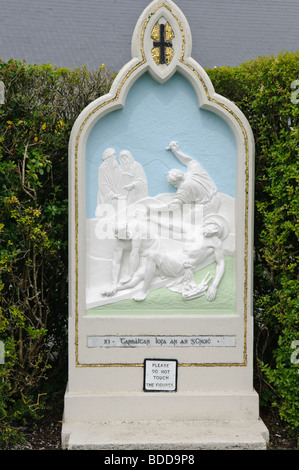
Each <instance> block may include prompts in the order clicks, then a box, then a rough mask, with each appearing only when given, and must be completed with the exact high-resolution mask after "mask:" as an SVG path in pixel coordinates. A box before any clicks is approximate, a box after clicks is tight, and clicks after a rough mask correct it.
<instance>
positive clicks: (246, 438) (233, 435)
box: [62, 420, 268, 450]
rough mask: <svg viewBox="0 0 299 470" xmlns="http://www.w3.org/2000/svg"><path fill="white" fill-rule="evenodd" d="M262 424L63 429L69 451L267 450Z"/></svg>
mask: <svg viewBox="0 0 299 470" xmlns="http://www.w3.org/2000/svg"><path fill="white" fill-rule="evenodd" d="M267 443H268V434H267V430H266V428H265V425H264V424H263V422H262V421H260V420H258V421H220V420H215V421H213V420H200V421H160V422H155V421H139V422H137V421H135V422H114V423H109V422H103V423H88V424H82V423H74V424H72V425H68V426H66V425H65V426H64V428H63V442H62V444H63V447H64V448H68V449H69V450H80V449H81V450H99V449H101V450H118V449H119V450H133V449H134V450H135V449H137V450H138V449H145V450H158V449H159V450H163V449H164V450H172V449H173V450H200V449H205V450H266V448H267Z"/></svg>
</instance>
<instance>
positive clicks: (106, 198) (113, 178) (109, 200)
mask: <svg viewBox="0 0 299 470" xmlns="http://www.w3.org/2000/svg"><path fill="white" fill-rule="evenodd" d="M102 160H103V163H102V164H101V165H100V166H99V169H98V195H97V204H98V205H99V204H111V205H112V206H113V207H116V206H117V201H118V199H124V196H123V195H121V194H120V193H119V192H118V189H119V183H120V179H121V175H122V171H121V169H120V167H119V165H118V163H117V160H116V154H115V150H114V149H112V148H108V149H106V150H104V152H103V155H102Z"/></svg>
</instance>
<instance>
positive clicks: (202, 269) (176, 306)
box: [62, 0, 268, 450]
mask: <svg viewBox="0 0 299 470" xmlns="http://www.w3.org/2000/svg"><path fill="white" fill-rule="evenodd" d="M131 47H132V59H131V61H130V62H129V63H127V64H126V65H124V67H123V68H122V69H121V70H120V72H119V73H118V75H117V76H116V78H115V80H114V82H113V84H112V87H111V90H110V92H109V93H108V94H107V95H105V96H102V97H100V98H98V99H96V100H95V101H93V102H92V103H91V104H90V105H89V106H87V107H86V108H85V109H84V110H83V111H82V113H81V114H80V115H79V116H78V118H77V120H76V122H75V124H74V126H73V129H72V133H71V137H70V144H69V377H68V386H67V390H66V393H65V405H64V417H63V426H62V445H63V447H64V448H66V449H150V450H152V449H176V450H178V449H183V450H184V449H266V447H267V440H268V431H267V429H266V427H265V425H264V423H263V422H262V421H261V420H260V418H259V396H258V394H257V393H256V391H255V390H254V387H253V316H252V301H253V300H252V297H253V285H252V278H253V194H254V139H253V135H252V131H251V128H250V125H249V123H248V121H247V119H246V118H245V116H244V115H243V113H242V112H241V111H240V110H239V109H238V108H237V107H236V105H235V104H234V103H232V102H230V101H229V100H228V99H227V98H224V97H223V96H220V95H218V94H217V90H214V87H213V84H212V83H211V81H210V79H209V77H208V75H207V73H206V72H205V71H204V69H203V68H202V67H201V66H200V65H199V64H198V63H197V62H196V61H194V60H193V59H192V50H191V49H192V39H191V31H190V28H189V25H188V22H187V20H186V18H185V16H184V15H183V13H182V11H181V10H180V9H179V8H178V7H177V6H176V5H175V4H174V3H173V2H172V1H169V0H165V1H153V2H152V3H150V4H149V5H148V7H147V8H146V9H145V10H144V12H143V13H142V14H141V16H140V17H139V19H138V21H137V24H136V27H135V30H134V32H133V37H132V46H131Z"/></svg>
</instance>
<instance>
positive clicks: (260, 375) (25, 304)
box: [0, 53, 299, 447]
mask: <svg viewBox="0 0 299 470" xmlns="http://www.w3.org/2000/svg"><path fill="white" fill-rule="evenodd" d="M207 72H208V74H209V76H210V78H211V80H212V82H213V84H214V87H215V90H216V91H217V93H219V94H221V95H224V96H226V97H228V98H229V99H230V100H232V101H234V102H235V103H236V105H237V106H238V107H239V108H240V109H241V110H242V111H243V112H244V114H245V115H246V117H247V118H248V120H249V122H250V124H251V126H252V129H253V132H254V135H255V141H256V165H255V166H256V170H255V171H256V176H255V177H256V185H255V188H256V190H255V198H256V202H255V291H254V309H255V328H256V334H255V351H256V357H255V364H256V378H257V382H256V386H257V388H258V391H259V393H260V394H261V399H262V404H263V405H264V406H268V407H269V406H270V405H273V406H275V407H276V408H277V410H278V412H279V413H280V416H281V418H282V419H283V420H284V421H285V423H286V424H287V425H288V426H289V428H290V430H291V431H292V432H293V433H298V431H299V406H298V399H299V389H298V365H297V364H296V362H297V359H296V358H297V356H296V351H295V350H294V349H293V346H294V344H295V343H294V341H296V340H299V334H298V271H297V263H298V221H297V214H298V206H299V204H298V147H299V146H298V141H299V130H298V115H299V104H296V101H297V100H296V99H293V100H291V95H292V93H294V89H292V88H291V84H292V83H293V82H294V81H295V80H298V79H299V53H297V54H293V53H281V54H280V55H279V56H278V57H265V58H259V59H257V60H255V61H251V62H248V63H245V64H243V65H241V66H240V67H234V68H228V67H221V68H217V69H216V68H215V69H211V70H207ZM111 79H112V77H111V74H110V73H108V72H107V71H106V70H105V68H100V69H99V70H96V71H92V72H91V71H87V70H86V68H83V69H82V70H80V69H75V70H72V71H70V70H68V69H59V68H55V67H52V66H51V65H49V64H48V65H43V66H36V65H26V64H25V63H24V62H19V61H13V60H10V61H9V62H7V63H4V62H0V80H2V81H3V82H4V84H5V87H6V96H5V103H4V104H2V105H0V117H1V119H0V141H1V142H0V144H1V147H0V240H1V245H0V268H1V274H0V276H1V279H0V340H2V341H4V343H5V353H6V357H5V364H2V365H0V379H1V381H0V447H1V445H2V447H5V443H6V442H7V441H8V440H9V439H10V438H11V436H13V434H14V428H13V423H14V421H16V420H20V419H21V420H24V419H27V416H28V415H32V414H34V413H35V414H36V413H37V414H38V413H39V411H40V409H41V407H42V403H44V400H43V399H44V396H45V395H43V394H45V393H48V395H51V393H52V394H53V393H54V388H53V387H54V386H53V387H52V388H51V384H54V383H58V384H61V389H63V388H64V385H65V377H66V354H67V349H66V342H67V226H68V224H67V217H68V215H67V182H68V174H67V164H68V159H67V152H68V139H69V135H70V130H71V128H72V125H73V123H74V120H75V118H76V117H77V116H78V114H79V113H80V111H81V110H82V109H83V108H84V107H85V106H86V105H87V104H88V103H90V102H91V101H92V100H94V99H95V98H96V97H98V96H100V95H102V94H105V93H107V92H108V90H109V88H110V85H111ZM296 88H299V86H296ZM295 95H296V93H295V94H294V95H293V97H294V96H295ZM296 96H297V95H296ZM294 353H295V356H294ZM294 357H295V360H291V358H294ZM61 378H62V379H64V380H62V381H61V382H60V380H61ZM45 379H47V381H46V382H45ZM45 383H46V384H49V385H47V386H45ZM1 437H2V440H1Z"/></svg>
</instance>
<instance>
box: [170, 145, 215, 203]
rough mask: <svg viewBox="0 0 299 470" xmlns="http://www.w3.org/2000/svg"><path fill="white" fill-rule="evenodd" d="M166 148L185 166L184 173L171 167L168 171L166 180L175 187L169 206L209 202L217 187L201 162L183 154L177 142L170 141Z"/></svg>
mask: <svg viewBox="0 0 299 470" xmlns="http://www.w3.org/2000/svg"><path fill="white" fill-rule="evenodd" d="M166 149H167V150H172V152H173V153H174V155H175V156H176V157H177V159H178V160H179V161H180V162H181V163H182V164H183V165H185V166H186V167H187V171H186V173H184V172H183V171H182V170H179V169H172V170H170V171H169V172H168V175H167V180H168V182H169V183H171V184H173V185H174V186H175V187H176V188H177V191H176V194H175V197H174V199H173V201H172V202H171V204H170V206H174V205H179V206H182V205H183V204H192V203H195V204H204V205H207V204H209V203H211V202H212V201H213V199H214V198H215V196H216V195H217V187H216V184H215V183H214V181H213V180H212V179H211V178H210V176H209V175H208V173H207V172H206V171H205V170H204V169H203V167H202V166H201V164H200V163H199V162H198V161H197V160H195V159H193V158H192V157H189V156H188V155H185V154H184V153H183V152H182V151H181V150H180V149H179V145H178V143H177V142H174V141H172V142H171V143H170V144H169V146H168V147H167V148H166Z"/></svg>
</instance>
